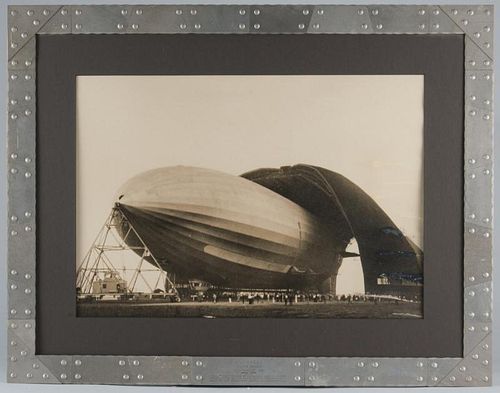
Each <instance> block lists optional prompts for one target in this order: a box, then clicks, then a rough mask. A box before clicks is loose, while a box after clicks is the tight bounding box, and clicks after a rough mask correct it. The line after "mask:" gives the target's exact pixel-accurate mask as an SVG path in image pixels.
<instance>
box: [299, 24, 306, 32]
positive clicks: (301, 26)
mask: <svg viewBox="0 0 500 393" xmlns="http://www.w3.org/2000/svg"><path fill="white" fill-rule="evenodd" d="M305 27H306V25H304V24H303V23H299V26H298V28H299V29H300V30H303V29H304V28H305Z"/></svg>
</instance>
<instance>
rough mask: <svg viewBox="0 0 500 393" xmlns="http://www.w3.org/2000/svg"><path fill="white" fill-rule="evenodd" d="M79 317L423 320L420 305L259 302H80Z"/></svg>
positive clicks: (397, 303) (402, 303)
mask: <svg viewBox="0 0 500 393" xmlns="http://www.w3.org/2000/svg"><path fill="white" fill-rule="evenodd" d="M77 309H78V316H79V317H154V318H158V317H204V318H221V317H233V318H234V317H236V318H307V317H312V318H422V304H421V303H410V302H381V303H374V302H351V303H349V302H327V303H313V302H303V303H294V304H292V305H284V304H283V303H271V302H260V303H254V304H248V303H246V304H242V303H236V302H232V303H229V302H219V303H211V302H182V303H136V302H118V301H100V302H92V303H79V304H78V305H77Z"/></svg>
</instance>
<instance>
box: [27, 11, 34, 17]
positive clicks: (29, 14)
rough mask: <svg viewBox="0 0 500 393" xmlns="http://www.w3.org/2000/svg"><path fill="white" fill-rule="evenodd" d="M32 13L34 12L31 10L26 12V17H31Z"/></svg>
mask: <svg viewBox="0 0 500 393" xmlns="http://www.w3.org/2000/svg"><path fill="white" fill-rule="evenodd" d="M34 13H35V12H34V11H33V10H28V11H26V15H28V16H33V14H34Z"/></svg>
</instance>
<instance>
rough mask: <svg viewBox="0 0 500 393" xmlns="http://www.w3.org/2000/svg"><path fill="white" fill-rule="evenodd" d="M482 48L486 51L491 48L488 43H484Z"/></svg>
mask: <svg viewBox="0 0 500 393" xmlns="http://www.w3.org/2000/svg"><path fill="white" fill-rule="evenodd" d="M483 46H484V47H485V48H486V49H488V48H489V47H490V46H491V44H490V43H489V42H485V43H484V44H483Z"/></svg>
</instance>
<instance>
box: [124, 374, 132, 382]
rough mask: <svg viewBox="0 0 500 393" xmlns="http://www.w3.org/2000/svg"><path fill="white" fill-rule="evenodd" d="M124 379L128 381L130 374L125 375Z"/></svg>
mask: <svg viewBox="0 0 500 393" xmlns="http://www.w3.org/2000/svg"><path fill="white" fill-rule="evenodd" d="M122 378H123V379H124V380H125V381H127V380H128V379H129V378H130V375H128V374H123V376H122Z"/></svg>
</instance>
